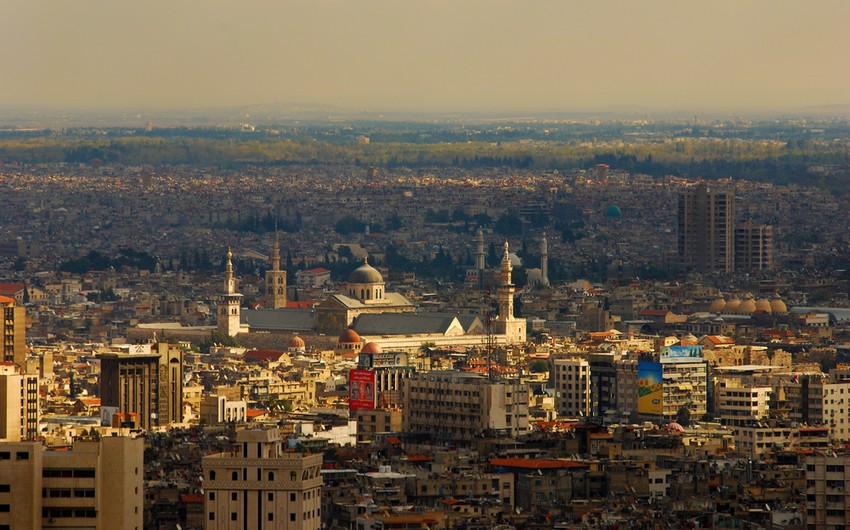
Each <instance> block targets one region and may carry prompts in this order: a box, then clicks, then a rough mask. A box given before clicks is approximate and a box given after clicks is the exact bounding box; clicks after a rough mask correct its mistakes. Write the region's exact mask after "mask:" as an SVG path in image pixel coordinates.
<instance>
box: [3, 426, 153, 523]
mask: <svg viewBox="0 0 850 530" xmlns="http://www.w3.org/2000/svg"><path fill="white" fill-rule="evenodd" d="M143 453H144V440H143V439H141V438H128V437H123V436H114V437H113V436H110V437H106V438H103V439H102V440H97V441H95V440H78V441H76V442H74V444H73V446H72V447H71V449H70V450H64V451H51V450H45V449H44V446H43V445H42V443H41V442H8V443H0V528H9V529H10V530H18V529H20V530H38V529H48V528H56V529H67V528H86V529H95V530H99V529H111V528H121V529H132V530H141V528H142V527H143V511H144V491H143V478H144V470H143Z"/></svg>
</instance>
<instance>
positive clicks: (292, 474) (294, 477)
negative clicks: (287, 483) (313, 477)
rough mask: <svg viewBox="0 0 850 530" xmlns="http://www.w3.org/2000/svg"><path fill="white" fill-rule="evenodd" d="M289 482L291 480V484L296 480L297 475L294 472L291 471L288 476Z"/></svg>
mask: <svg viewBox="0 0 850 530" xmlns="http://www.w3.org/2000/svg"><path fill="white" fill-rule="evenodd" d="M289 480H291V481H292V482H295V481H296V480H298V475H297V474H296V473H295V471H293V472H291V473H290V474H289Z"/></svg>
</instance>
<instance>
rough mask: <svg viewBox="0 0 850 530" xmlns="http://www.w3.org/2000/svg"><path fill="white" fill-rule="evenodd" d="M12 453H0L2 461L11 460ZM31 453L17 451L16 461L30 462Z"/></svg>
mask: <svg viewBox="0 0 850 530" xmlns="http://www.w3.org/2000/svg"><path fill="white" fill-rule="evenodd" d="M11 459H12V453H11V452H9V451H0V460H11ZM29 459H30V453H29V451H16V452H15V460H29Z"/></svg>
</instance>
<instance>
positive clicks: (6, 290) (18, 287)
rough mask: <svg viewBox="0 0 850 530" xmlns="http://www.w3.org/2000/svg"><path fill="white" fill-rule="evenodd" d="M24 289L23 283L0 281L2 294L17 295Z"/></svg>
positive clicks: (0, 292)
mask: <svg viewBox="0 0 850 530" xmlns="http://www.w3.org/2000/svg"><path fill="white" fill-rule="evenodd" d="M23 290H24V284H22V283H0V294H5V295H9V294H11V295H15V294H18V293H19V292H21V291H23Z"/></svg>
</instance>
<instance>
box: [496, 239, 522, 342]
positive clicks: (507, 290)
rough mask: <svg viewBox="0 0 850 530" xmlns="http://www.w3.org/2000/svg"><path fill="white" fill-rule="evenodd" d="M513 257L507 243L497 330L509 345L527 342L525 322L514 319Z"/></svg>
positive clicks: (500, 279)
mask: <svg viewBox="0 0 850 530" xmlns="http://www.w3.org/2000/svg"><path fill="white" fill-rule="evenodd" d="M512 271H513V265H511V257H510V254H509V253H508V242H507V241H505V255H504V256H503V257H502V266H501V272H500V278H499V318H497V319H496V330H497V332H498V333H500V334H504V335H505V341H506V342H507V343H508V344H516V343H519V342H525V320H523V319H517V318H515V317H514V292H515V288H514V284H513V281H512V279H511V272H512Z"/></svg>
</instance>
